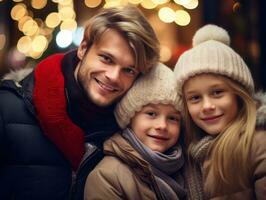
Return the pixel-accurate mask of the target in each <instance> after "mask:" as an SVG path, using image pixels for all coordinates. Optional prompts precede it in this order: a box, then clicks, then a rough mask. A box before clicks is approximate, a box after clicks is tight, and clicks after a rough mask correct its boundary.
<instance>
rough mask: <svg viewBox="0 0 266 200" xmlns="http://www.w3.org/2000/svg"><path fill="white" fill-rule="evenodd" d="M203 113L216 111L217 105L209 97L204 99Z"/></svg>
mask: <svg viewBox="0 0 266 200" xmlns="http://www.w3.org/2000/svg"><path fill="white" fill-rule="evenodd" d="M202 107H203V111H205V112H211V111H213V110H215V104H214V103H213V102H212V100H211V99H210V98H208V97H205V98H204V99H203V106H202Z"/></svg>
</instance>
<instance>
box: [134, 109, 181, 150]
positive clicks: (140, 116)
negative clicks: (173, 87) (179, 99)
mask: <svg viewBox="0 0 266 200" xmlns="http://www.w3.org/2000/svg"><path fill="white" fill-rule="evenodd" d="M180 117H181V116H180V113H179V112H178V111H177V110H176V109H175V108H174V107H173V106H172V105H164V104H148V105H146V106H144V107H143V108H142V109H141V111H140V112H138V113H136V114H135V116H134V117H133V118H132V121H131V124H130V125H131V128H132V130H133V131H134V133H135V134H136V136H137V137H138V139H139V140H140V141H141V142H142V143H143V144H145V145H146V146H147V147H149V148H150V149H151V150H153V151H158V152H161V153H163V152H165V151H167V150H168V149H169V148H171V147H172V146H174V145H175V144H176V143H177V140H178V138H179V133H180Z"/></svg>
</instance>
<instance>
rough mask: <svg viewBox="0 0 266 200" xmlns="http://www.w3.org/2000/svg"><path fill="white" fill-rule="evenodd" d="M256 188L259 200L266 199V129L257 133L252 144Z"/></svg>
mask: <svg viewBox="0 0 266 200" xmlns="http://www.w3.org/2000/svg"><path fill="white" fill-rule="evenodd" d="M251 159H252V160H253V164H254V165H253V167H254V168H253V169H254V173H253V178H254V189H255V194H256V199H257V200H262V199H265V195H266V131H259V132H257V133H256V134H255V137H254V143H253V146H252V155H251Z"/></svg>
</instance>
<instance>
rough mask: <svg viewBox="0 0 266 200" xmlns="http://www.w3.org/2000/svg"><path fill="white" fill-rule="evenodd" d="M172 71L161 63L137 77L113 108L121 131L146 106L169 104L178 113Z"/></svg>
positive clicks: (178, 103) (177, 97) (177, 98)
mask: <svg viewBox="0 0 266 200" xmlns="http://www.w3.org/2000/svg"><path fill="white" fill-rule="evenodd" d="M175 81H176V80H175V76H174V73H173V71H172V70H171V69H170V68H169V67H167V66H165V65H164V64H162V63H159V64H157V65H156V66H154V67H153V68H152V69H151V71H149V72H148V73H147V74H145V75H142V76H141V77H139V78H138V79H137V80H136V81H135V82H134V84H133V86H132V87H131V88H130V90H129V91H128V92H127V93H126V94H125V96H124V97H123V98H122V99H121V101H120V102H119V103H118V104H117V106H116V108H115V111H114V113H115V117H116V120H117V122H118V124H119V126H120V127H121V128H122V129H123V128H125V127H126V126H127V125H128V124H129V123H130V120H131V118H132V117H134V115H135V113H136V112H138V111H140V110H141V109H142V107H143V106H146V105H147V104H159V103H162V104H171V105H173V106H174V107H175V108H176V110H178V111H180V108H181V105H180V99H179V96H178V94H177V87H176V82H175Z"/></svg>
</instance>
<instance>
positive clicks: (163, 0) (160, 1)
mask: <svg viewBox="0 0 266 200" xmlns="http://www.w3.org/2000/svg"><path fill="white" fill-rule="evenodd" d="M151 1H152V2H153V3H155V4H157V5H159V4H165V3H167V2H169V1H170V0H151Z"/></svg>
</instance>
